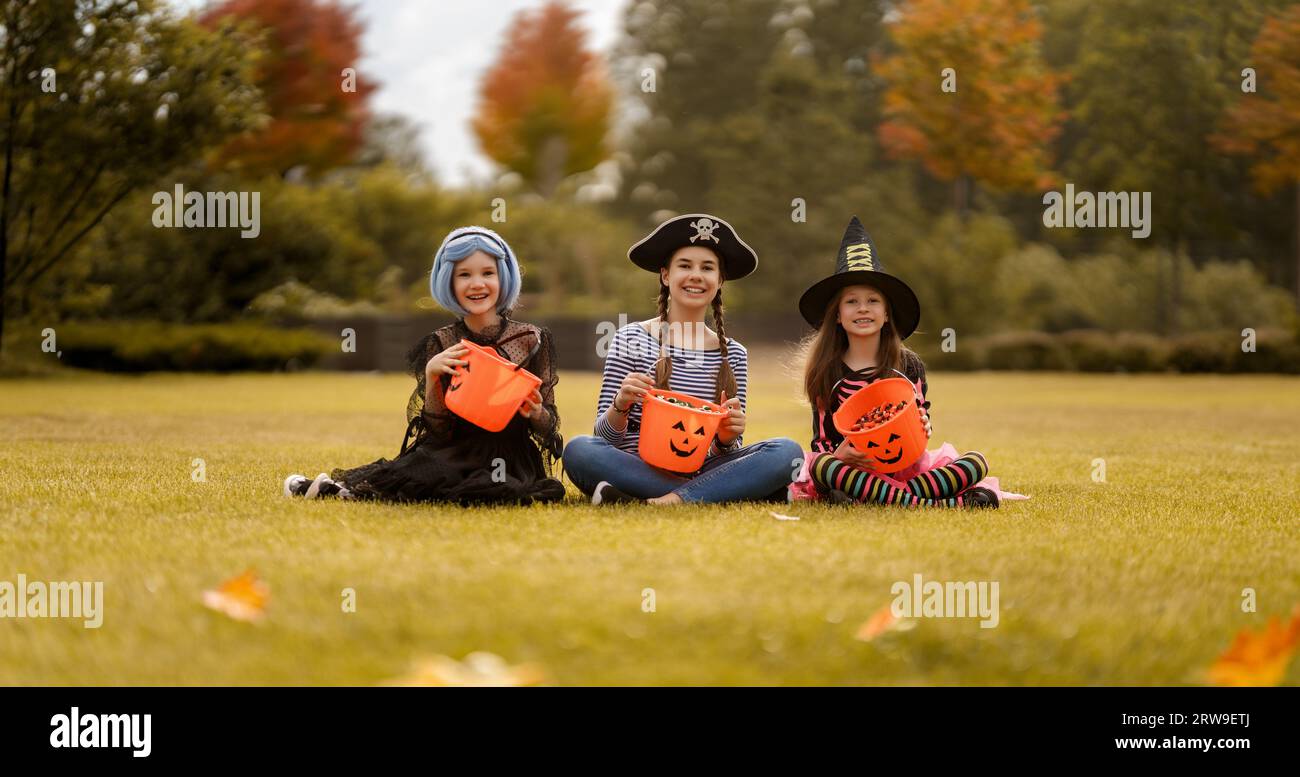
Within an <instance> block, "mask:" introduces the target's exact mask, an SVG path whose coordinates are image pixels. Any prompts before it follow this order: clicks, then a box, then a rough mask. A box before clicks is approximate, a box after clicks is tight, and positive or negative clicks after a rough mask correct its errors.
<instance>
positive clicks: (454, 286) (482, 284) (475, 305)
mask: <svg viewBox="0 0 1300 777" xmlns="http://www.w3.org/2000/svg"><path fill="white" fill-rule="evenodd" d="M451 290H452V293H454V294H455V295H456V301H457V302H459V303H460V306H461V307H463V308H465V312H466V313H468V314H470V315H483V314H485V313H489V312H491V311H493V310H495V309H496V306H497V300H498V299H500V296H501V278H500V276H499V275H498V274H497V260H496V258H495V257H492V256H489V255H487V254H485V253H483V252H482V251H475V252H474V253H472V254H470V255H469V256H467V257H465V258H464V259H461V260H460V261H459V262H456V269H455V271H454V272H452V275H451Z"/></svg>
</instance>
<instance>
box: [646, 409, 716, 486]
mask: <svg viewBox="0 0 1300 777" xmlns="http://www.w3.org/2000/svg"><path fill="white" fill-rule="evenodd" d="M669 398H671V399H675V400H677V401H678V402H685V403H687V405H689V407H687V406H684V405H679V404H675V403H673V402H670V401H668V400H669ZM697 408H702V409H697ZM725 415H726V412H725V411H724V410H723V408H722V407H721V406H720V405H715V404H714V403H712V402H706V401H705V400H703V399H697V398H695V397H693V396H691V395H689V394H682V393H680V392H677V391H665V390H663V389H651V390H649V391H647V392H646V395H645V399H644V400H643V401H642V403H641V439H640V441H639V442H638V443H637V452H638V453H639V454H641V459H642V460H643V461H645V463H647V464H649V465H651V466H652V467H659V468H660V469H666V470H668V471H670V472H694V471H696V470H698V469H699V468H700V467H702V466H704V459H705V457H707V456H708V455H709V445H711V444H712V443H713V438H714V437H716V436H717V435H718V427H719V426H720V425H721V424H722V419H723V418H724V417H725Z"/></svg>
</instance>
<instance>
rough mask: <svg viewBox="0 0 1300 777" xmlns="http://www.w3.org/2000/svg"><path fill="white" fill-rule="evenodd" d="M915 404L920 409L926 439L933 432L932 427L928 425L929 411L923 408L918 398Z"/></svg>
mask: <svg viewBox="0 0 1300 777" xmlns="http://www.w3.org/2000/svg"><path fill="white" fill-rule="evenodd" d="M916 406H917V407H918V408H920V410H921V423H923V424H925V439H927V440H928V439H930V436H931V435H933V434H934V428H933V427H931V426H930V411H929V410H926V409H925V405H923V404H922V403H921V400H919V399H918V400H916Z"/></svg>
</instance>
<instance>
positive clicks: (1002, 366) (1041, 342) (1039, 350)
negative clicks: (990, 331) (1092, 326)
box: [984, 332, 1073, 370]
mask: <svg viewBox="0 0 1300 777" xmlns="http://www.w3.org/2000/svg"><path fill="white" fill-rule="evenodd" d="M984 347H985V349H986V355H985V358H984V361H985V366H987V367H988V368H989V369H991V370H1069V369H1073V364H1072V363H1071V361H1070V354H1069V351H1067V350H1066V348H1065V344H1064V343H1063V342H1062V341H1061V338H1059V337H1055V336H1053V335H1050V334H1046V333H1044V332H1007V333H1005V334H998V335H992V336H990V337H988V338H986V339H985V341H984Z"/></svg>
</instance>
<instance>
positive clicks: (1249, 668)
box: [1207, 605, 1300, 687]
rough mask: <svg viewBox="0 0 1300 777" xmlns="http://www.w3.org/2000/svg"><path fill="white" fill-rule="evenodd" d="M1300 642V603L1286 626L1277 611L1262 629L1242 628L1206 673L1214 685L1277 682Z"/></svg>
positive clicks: (1267, 683)
mask: <svg viewBox="0 0 1300 777" xmlns="http://www.w3.org/2000/svg"><path fill="white" fill-rule="evenodd" d="M1297 643H1300V605H1298V606H1297V607H1296V608H1295V610H1294V611H1293V612H1292V614H1291V621H1290V622H1289V623H1287V624H1286V625H1285V626H1284V625H1282V622H1281V621H1280V620H1279V619H1278V617H1277V616H1276V615H1274V616H1273V617H1271V618H1269V619H1268V624H1267V625H1266V626H1265V627H1264V629H1263V630H1262V631H1258V632H1255V631H1251V630H1250V629H1242V630H1241V631H1239V632H1237V636H1236V638H1235V639H1233V641H1232V645H1231V646H1230V647H1229V648H1228V649H1227V650H1225V651H1224V652H1223V654H1222V655H1220V656H1219V657H1218V659H1216V660H1215V662H1214V663H1213V664H1212V665H1211V666H1210V668H1209V670H1208V672H1207V674H1208V676H1209V679H1210V682H1211V683H1213V684H1215V685H1229V686H1235V687H1243V686H1259V685H1277V684H1278V683H1280V682H1281V681H1282V677H1283V676H1284V675H1285V674H1286V668H1287V665H1288V664H1290V663H1291V656H1292V654H1294V653H1295V650H1296V645H1297Z"/></svg>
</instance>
